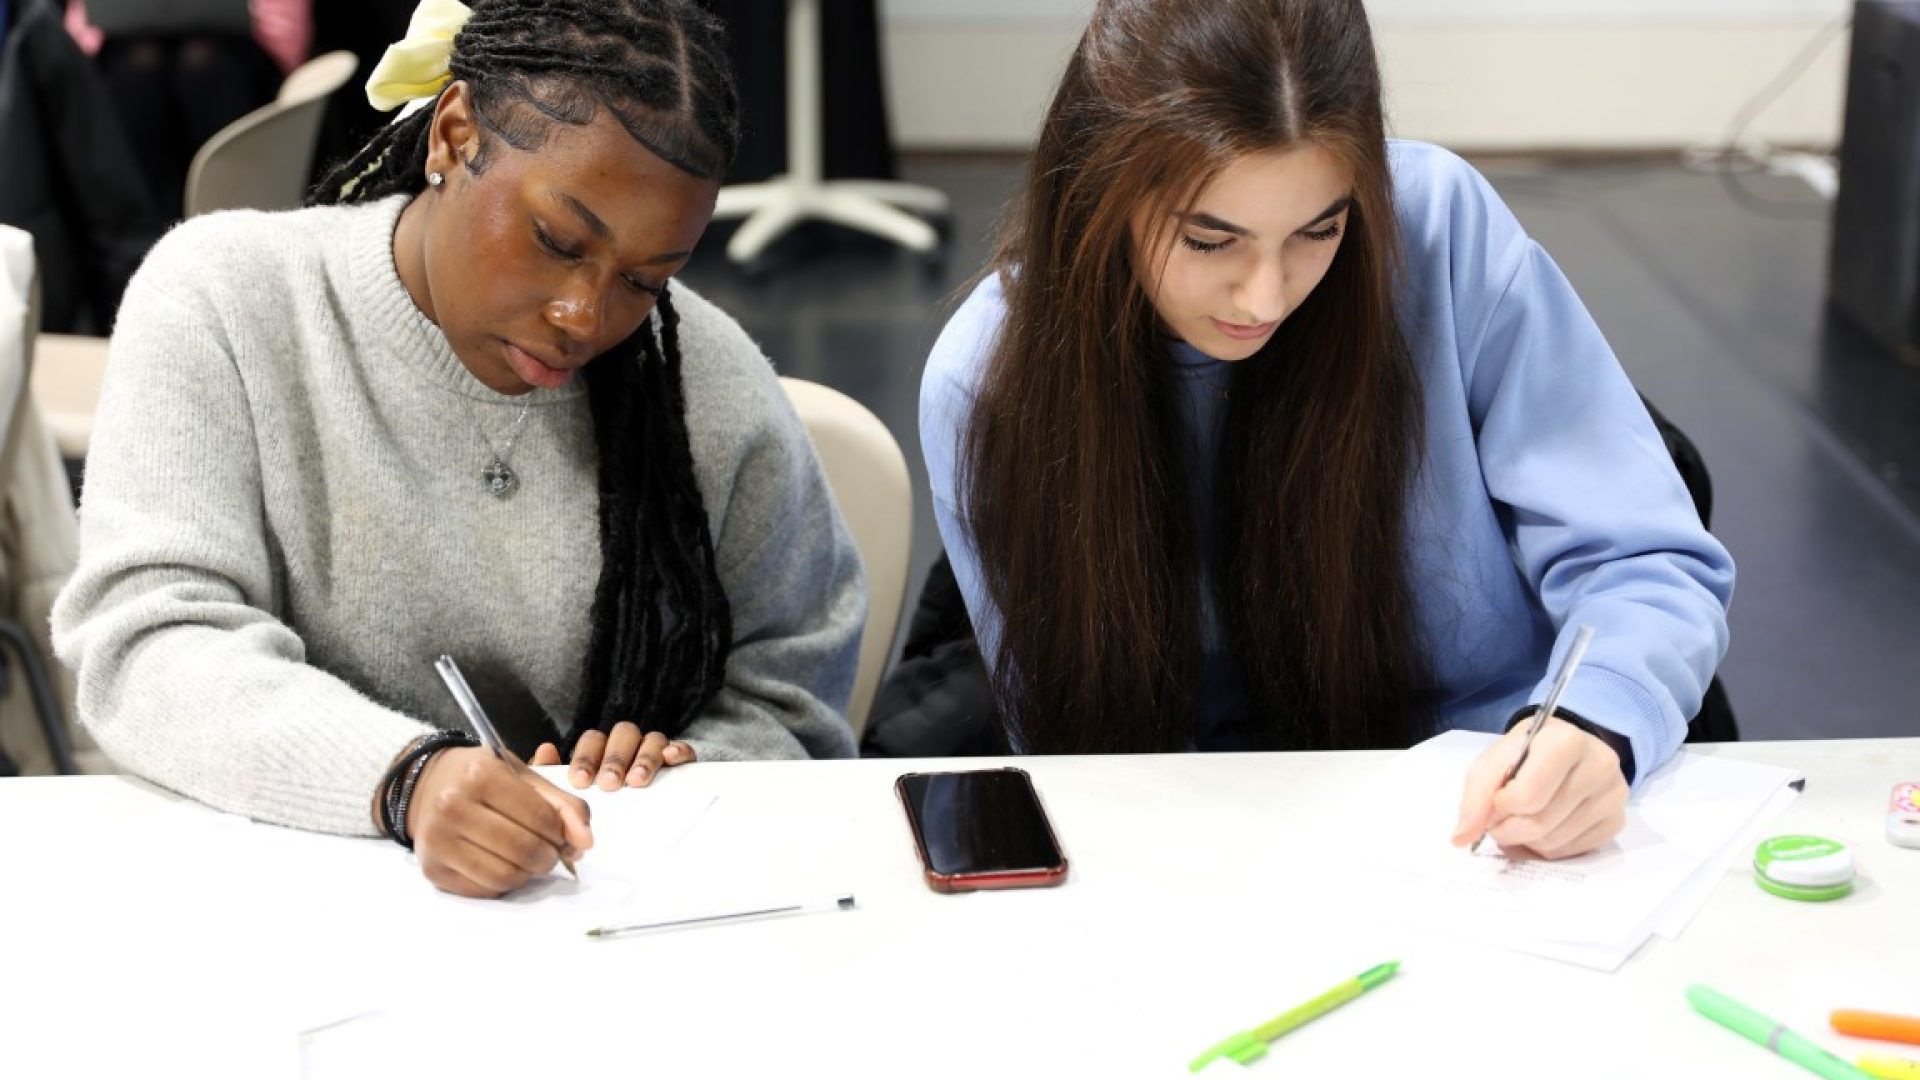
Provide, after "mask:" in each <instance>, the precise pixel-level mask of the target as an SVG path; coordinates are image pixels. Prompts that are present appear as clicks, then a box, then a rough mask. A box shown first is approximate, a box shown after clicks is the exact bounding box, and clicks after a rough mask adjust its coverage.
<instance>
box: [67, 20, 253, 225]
mask: <svg viewBox="0 0 1920 1080" xmlns="http://www.w3.org/2000/svg"><path fill="white" fill-rule="evenodd" d="M95 62H96V63H97V64H98V65H99V67H100V71H101V74H103V75H104V76H105V77H106V81H107V87H108V88H109V89H110V90H111V91H112V93H113V100H114V104H115V105H116V106H117V107H118V108H119V110H120V117H121V119H122V120H123V121H124V122H125V124H126V129H127V134H128V135H129V136H131V137H132V139H133V150H134V154H135V155H136V156H138V158H139V159H140V168H141V172H142V173H143V174H144V175H145V177H146V180H147V189H148V190H149V191H151V192H153V197H154V203H155V205H156V206H157V207H158V208H159V209H160V210H161V211H163V212H164V213H166V214H167V215H168V216H170V217H178V216H180V215H181V214H182V213H183V210H182V207H183V205H184V204H185V202H186V189H187V170H188V168H189V166H191V165H192V164H193V156H194V154H196V153H198V152H199V150H200V147H201V146H202V145H204V144H205V143H206V141H207V140H208V139H211V138H213V137H214V136H215V135H217V134H219V133H220V129H221V128H224V127H226V126H227V125H228V124H231V123H233V122H234V121H235V120H238V119H240V118H241V117H243V116H245V115H247V114H248V113H250V112H252V111H253V110H255V109H257V108H259V107H260V106H262V105H265V104H267V103H268V102H270V101H272V100H273V96H274V94H275V93H277V92H278V91H279V88H280V80H281V75H280V69H279V68H278V67H276V66H275V65H274V62H273V59H272V58H271V57H269V56H268V55H267V53H266V50H264V49H262V48H261V47H260V44H259V42H256V41H255V40H254V39H253V38H252V37H251V36H250V35H240V34H211V33H209V34H194V35H189V36H178V37H176V36H154V35H131V34H130V35H126V36H123V37H114V36H111V35H109V36H108V37H107V38H106V41H105V43H104V44H102V45H101V47H100V55H99V56H98V57H96V58H95Z"/></svg>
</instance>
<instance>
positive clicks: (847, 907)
mask: <svg viewBox="0 0 1920 1080" xmlns="http://www.w3.org/2000/svg"><path fill="white" fill-rule="evenodd" d="M840 910H841V911H852V910H853V894H852V893H848V894H847V895H845V896H843V897H841V898H840Z"/></svg>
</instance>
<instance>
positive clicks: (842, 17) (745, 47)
mask: <svg viewBox="0 0 1920 1080" xmlns="http://www.w3.org/2000/svg"><path fill="white" fill-rule="evenodd" d="M702 2H703V3H704V4H705V5H706V7H707V9H708V10H709V11H712V12H713V13H714V14H715V15H718V16H719V17H720V20H721V21H722V22H724V23H726V25H727V34H728V36H729V38H730V39H731V40H732V42H733V72H734V78H735V79H736V80H738V82H739V84H740V103H741V112H742V124H743V126H744V128H745V131H744V133H743V138H742V139H741V141H740V153H739V156H738V157H736V158H735V159H734V162H733V170H732V171H731V172H729V173H728V174H727V182H728V183H734V184H739V183H748V182H751V181H755V180H765V179H767V178H768V177H771V176H776V175H778V174H780V173H783V172H786V171H787V5H786V2H785V0H702ZM819 3H820V69H821V74H820V83H821V89H820V102H821V112H822V114H823V116H822V121H821V122H822V124H823V125H824V126H823V129H822V135H821V140H822V144H823V145H822V147H821V151H822V154H821V163H822V167H823V169H824V171H825V172H826V175H828V176H833V177H848V178H853V179H863V180H891V179H893V176H894V170H893V138H892V135H891V134H890V132H889V128H888V126H887V102H886V93H885V90H884V88H883V80H882V77H881V66H880V16H879V4H878V0H819Z"/></svg>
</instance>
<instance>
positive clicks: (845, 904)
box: [587, 893, 854, 938]
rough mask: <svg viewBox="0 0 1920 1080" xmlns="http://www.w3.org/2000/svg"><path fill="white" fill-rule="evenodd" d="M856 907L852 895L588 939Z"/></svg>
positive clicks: (632, 926) (618, 929)
mask: <svg viewBox="0 0 1920 1080" xmlns="http://www.w3.org/2000/svg"><path fill="white" fill-rule="evenodd" d="M853 908H854V903H853V894H852V893H848V894H847V895H845V896H836V897H833V898H831V899H828V900H821V901H816V902H814V903H811V904H787V905H785V906H783V907H770V908H758V909H755V910H752V911H729V912H726V913H725V914H721V915H698V916H694V917H692V918H687V919H664V920H662V921H660V922H645V923H629V924H627V925H625V926H596V927H594V928H593V929H591V930H589V931H587V936H588V937H590V938H610V937H618V936H619V935H621V934H637V933H640V932H641V931H643V930H671V929H677V928H679V927H682V926H707V925H710V924H712V923H723V922H738V921H741V920H743V919H765V918H770V917H772V916H775V915H799V914H802V913H804V912H809V911H852V910H853Z"/></svg>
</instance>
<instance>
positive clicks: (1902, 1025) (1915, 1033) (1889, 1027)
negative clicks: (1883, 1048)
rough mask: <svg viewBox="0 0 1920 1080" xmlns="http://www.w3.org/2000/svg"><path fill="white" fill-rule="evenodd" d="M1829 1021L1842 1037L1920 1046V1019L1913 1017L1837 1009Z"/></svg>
mask: <svg viewBox="0 0 1920 1080" xmlns="http://www.w3.org/2000/svg"><path fill="white" fill-rule="evenodd" d="M1828 1019H1829V1021H1830V1022H1831V1023H1832V1024H1833V1030H1835V1031H1837V1032H1839V1033H1840V1034H1842V1035H1852V1036H1853V1037H1855V1038H1858V1039H1883V1040H1885V1041H1887V1042H1901V1043H1912V1044H1913V1045H1915V1046H1920V1019H1915V1018H1914V1017H1911V1016H1894V1015H1893V1014H1892V1013H1873V1012H1861V1011H1859V1010H1857V1009H1835V1010H1834V1011H1833V1015H1832V1016H1831V1017H1829V1018H1828Z"/></svg>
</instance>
